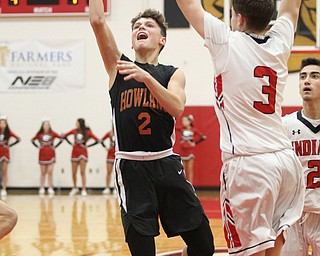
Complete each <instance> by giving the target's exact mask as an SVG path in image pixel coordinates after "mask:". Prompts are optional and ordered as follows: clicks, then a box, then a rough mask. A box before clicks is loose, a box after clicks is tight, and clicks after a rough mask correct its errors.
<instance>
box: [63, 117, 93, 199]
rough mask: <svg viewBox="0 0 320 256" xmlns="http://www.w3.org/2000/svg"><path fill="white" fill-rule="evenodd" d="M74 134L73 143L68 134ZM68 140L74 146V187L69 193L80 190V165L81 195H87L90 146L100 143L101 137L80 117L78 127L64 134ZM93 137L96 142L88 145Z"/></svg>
mask: <svg viewBox="0 0 320 256" xmlns="http://www.w3.org/2000/svg"><path fill="white" fill-rule="evenodd" d="M70 135H73V137H74V143H71V142H70V141H69V139H68V136H70ZM64 138H65V139H66V141H67V142H68V143H69V144H70V145H72V146H73V148H72V155H71V162H72V180H73V188H72V189H71V191H70V193H69V195H70V196H74V195H76V194H77V193H78V192H79V189H78V187H77V169H78V167H80V173H81V179H82V190H81V195H82V196H87V190H86V165H87V161H88V150H87V148H88V147H92V146H94V145H96V144H98V143H99V139H98V137H97V136H95V135H94V134H93V133H92V131H91V130H90V128H89V127H87V126H86V123H85V120H84V119H83V118H79V119H78V120H77V122H76V128H75V129H73V130H71V131H69V132H67V133H66V134H65V135H64ZM90 139H93V140H95V142H93V143H91V144H90V145H86V144H87V142H88V140H90Z"/></svg>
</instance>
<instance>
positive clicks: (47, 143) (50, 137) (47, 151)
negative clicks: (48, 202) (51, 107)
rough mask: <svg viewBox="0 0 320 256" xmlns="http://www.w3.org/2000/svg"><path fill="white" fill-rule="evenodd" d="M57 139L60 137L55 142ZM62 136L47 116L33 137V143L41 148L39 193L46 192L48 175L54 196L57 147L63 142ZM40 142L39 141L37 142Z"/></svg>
mask: <svg viewBox="0 0 320 256" xmlns="http://www.w3.org/2000/svg"><path fill="white" fill-rule="evenodd" d="M55 139H59V141H58V143H57V144H54V141H55ZM62 141H63V140H62V137H61V136H60V135H58V134H57V133H56V132H54V131H53V130H52V128H51V125H50V119H48V118H45V119H43V121H42V124H41V127H40V130H39V131H38V132H37V134H36V135H35V136H34V137H33V138H32V140H31V142H32V144H33V145H34V146H35V147H37V148H39V149H40V150H39V164H40V170H41V175H40V189H39V195H44V194H45V188H44V184H45V178H46V176H47V177H48V194H49V195H51V196H53V195H54V189H53V167H54V163H55V161H56V154H55V149H56V148H57V147H58V146H59V145H60V144H61V143H62ZM37 142H38V143H37Z"/></svg>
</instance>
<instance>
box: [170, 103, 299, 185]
mask: <svg viewBox="0 0 320 256" xmlns="http://www.w3.org/2000/svg"><path fill="white" fill-rule="evenodd" d="M298 109H301V107H300V106H290V107H283V114H287V113H291V112H293V111H296V110H298ZM188 114H192V115H193V116H194V127H196V128H197V129H199V130H200V131H201V132H202V133H204V134H205V135H207V139H206V140H205V141H203V142H201V143H199V144H198V145H197V146H196V148H195V150H194V154H195V156H196V158H195V161H194V180H193V185H194V186H195V187H219V185H220V178H219V176H220V169H221V165H222V163H221V152H220V148H219V138H220V136H219V123H218V120H217V117H216V115H215V111H214V108H213V106H187V107H186V108H185V111H184V113H183V115H182V116H181V118H182V117H183V116H186V115H188ZM181 118H179V119H178V120H177V127H181V126H182V125H181ZM176 135H177V138H176V143H175V146H174V150H175V152H177V153H179V145H180V143H179V142H180V134H179V132H176Z"/></svg>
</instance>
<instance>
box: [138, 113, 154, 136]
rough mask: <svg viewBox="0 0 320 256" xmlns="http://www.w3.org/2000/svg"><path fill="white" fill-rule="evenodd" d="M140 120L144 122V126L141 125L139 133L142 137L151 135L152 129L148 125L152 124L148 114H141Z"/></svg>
mask: <svg viewBox="0 0 320 256" xmlns="http://www.w3.org/2000/svg"><path fill="white" fill-rule="evenodd" d="M138 120H142V121H143V122H142V124H140V125H139V133H140V134H141V135H150V134H151V128H147V125H148V124H149V123H150V121H151V118H150V115H149V114H148V113H147V112H141V113H140V114H139V116H138Z"/></svg>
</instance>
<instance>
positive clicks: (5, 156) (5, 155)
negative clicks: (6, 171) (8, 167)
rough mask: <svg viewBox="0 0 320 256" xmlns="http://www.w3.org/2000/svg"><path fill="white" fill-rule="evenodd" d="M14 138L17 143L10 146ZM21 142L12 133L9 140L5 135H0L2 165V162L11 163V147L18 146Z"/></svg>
mask: <svg viewBox="0 0 320 256" xmlns="http://www.w3.org/2000/svg"><path fill="white" fill-rule="evenodd" d="M11 137H13V138H15V139H16V142H14V143H12V144H11V145H9V140H10V138H11ZM19 141H20V137H18V136H17V135H15V134H14V133H13V132H11V131H10V134H9V138H7V139H5V138H4V134H3V133H2V134H0V163H1V162H2V161H4V162H7V163H9V162H10V150H9V147H11V146H13V145H15V144H17V143H18V142H19Z"/></svg>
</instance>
